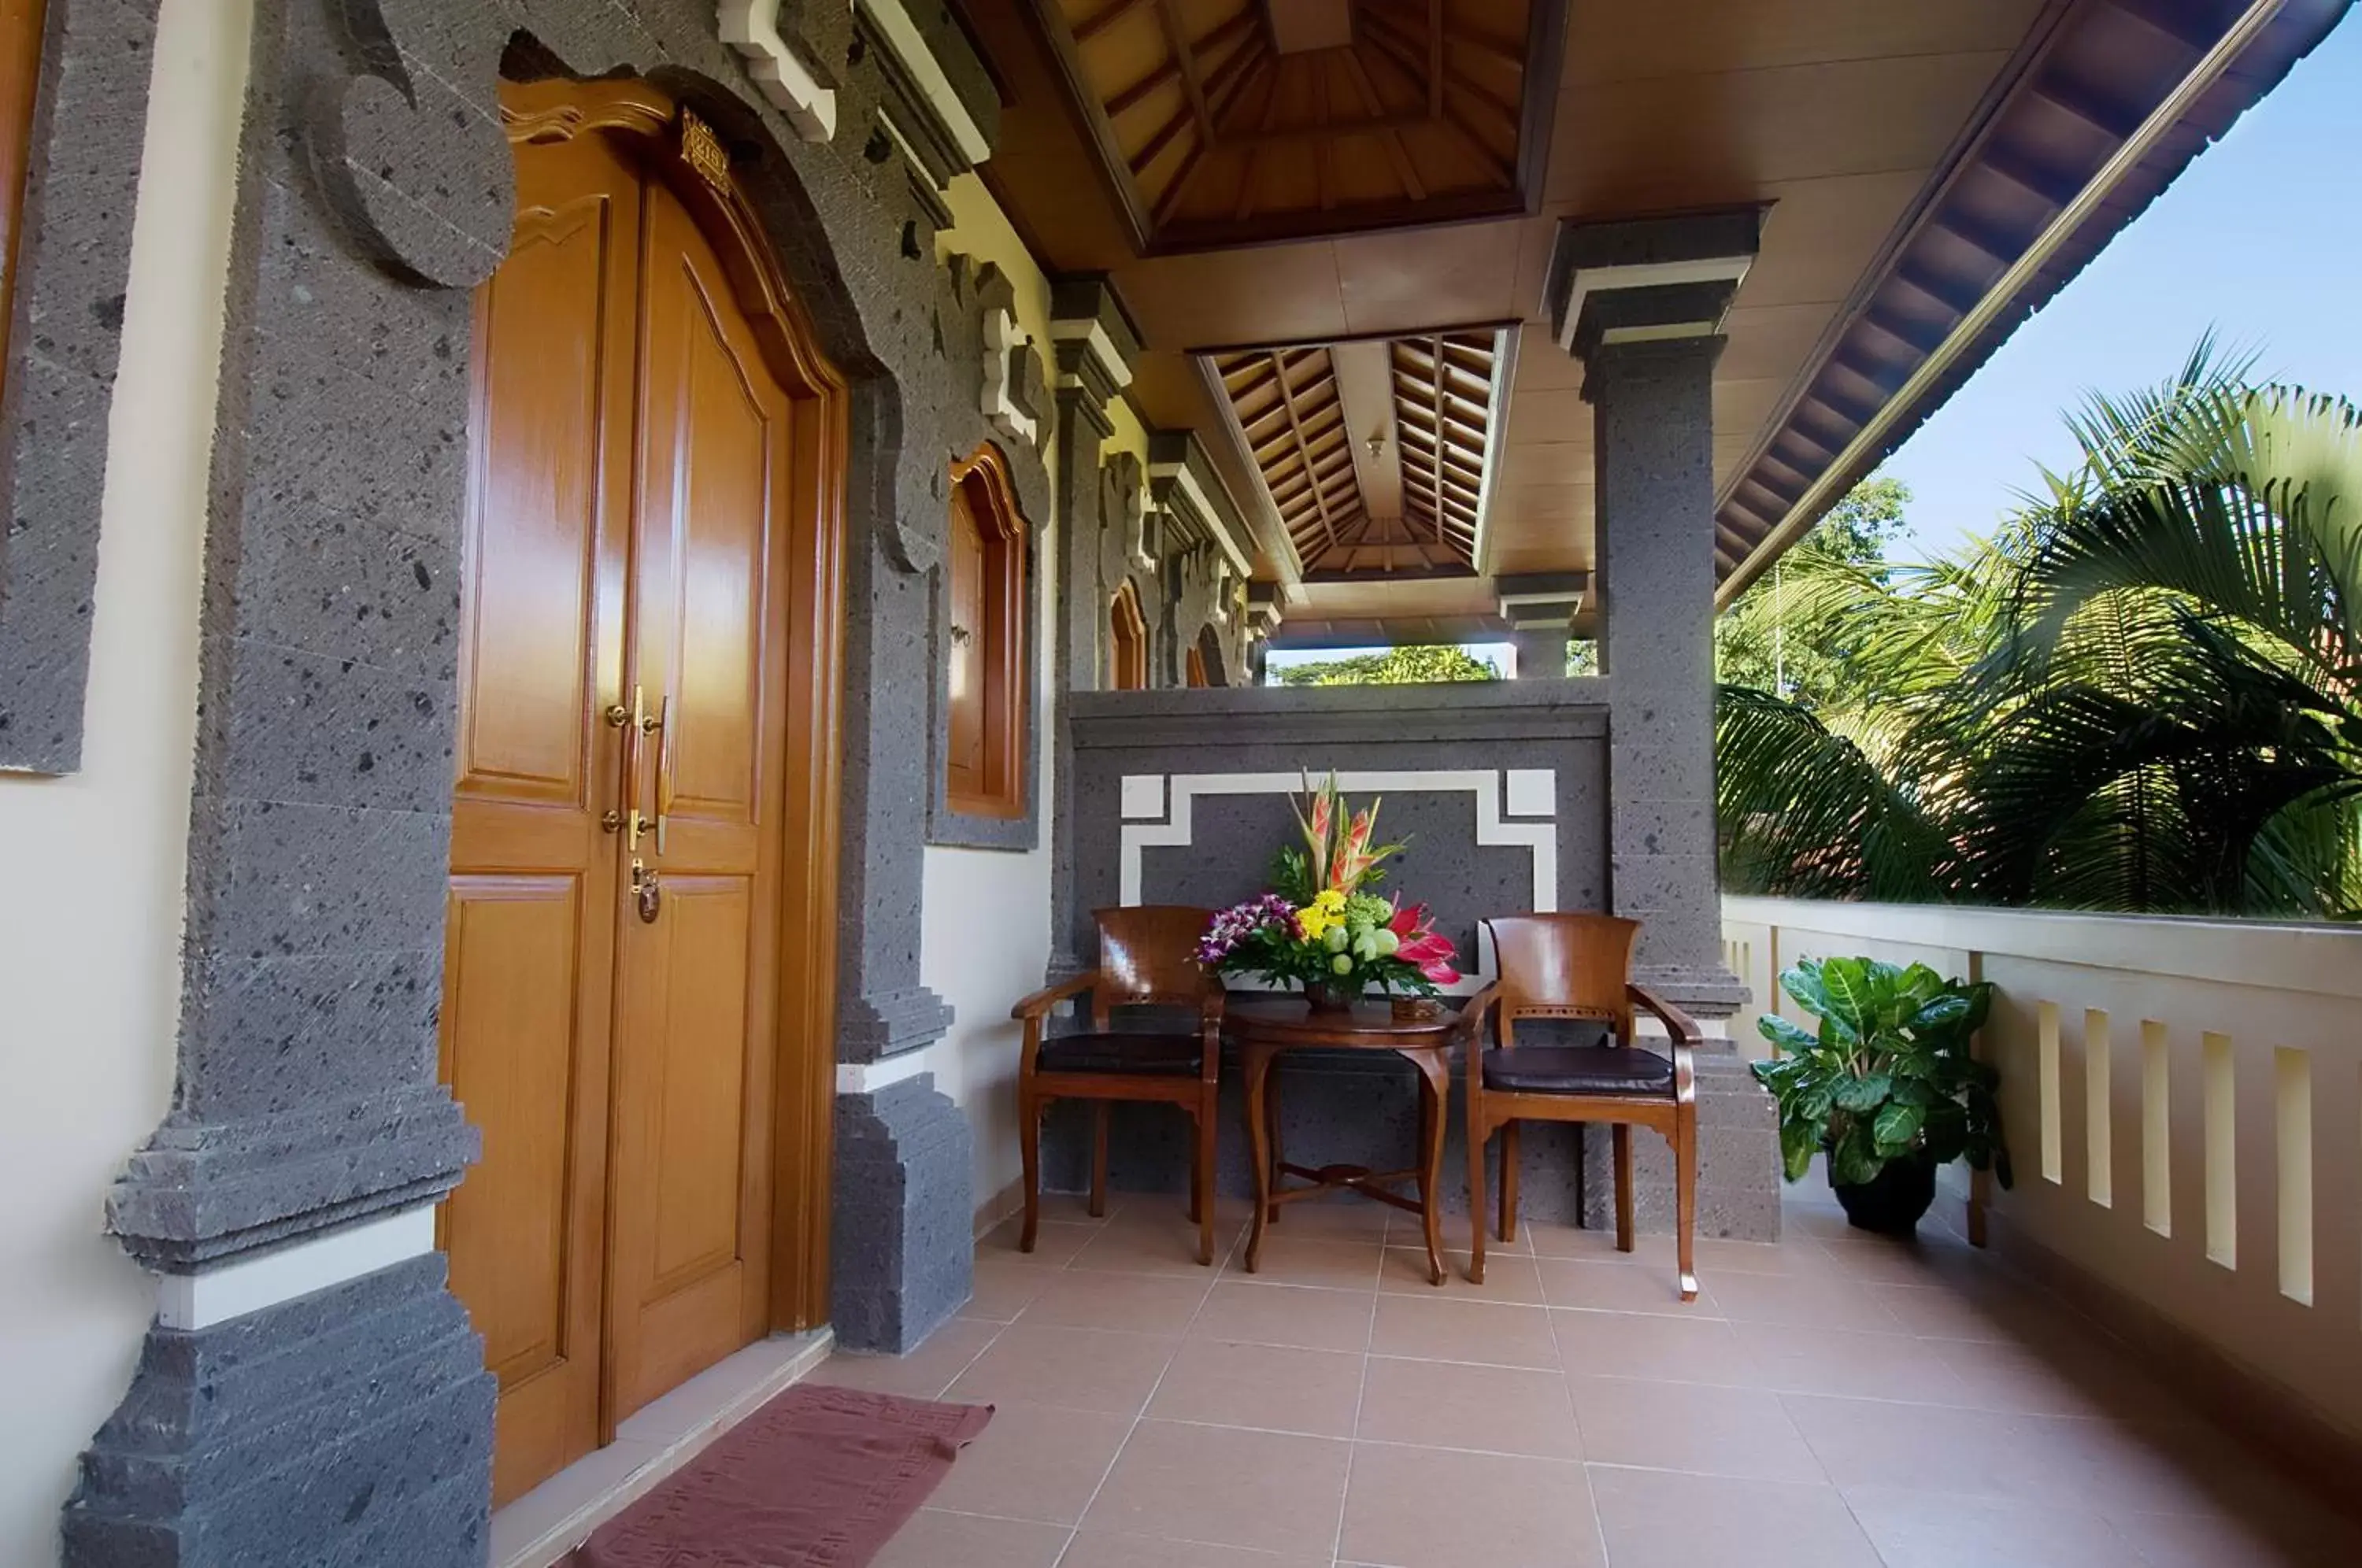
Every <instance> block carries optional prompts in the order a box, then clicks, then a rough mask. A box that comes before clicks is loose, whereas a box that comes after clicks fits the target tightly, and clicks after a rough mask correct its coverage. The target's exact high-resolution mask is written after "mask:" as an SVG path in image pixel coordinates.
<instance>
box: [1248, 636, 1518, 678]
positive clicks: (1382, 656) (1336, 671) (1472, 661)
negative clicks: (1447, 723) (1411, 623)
mask: <svg viewBox="0 0 2362 1568" xmlns="http://www.w3.org/2000/svg"><path fill="white" fill-rule="evenodd" d="M1273 674H1274V675H1275V676H1276V677H1277V678H1278V681H1279V684H1281V685H1282V686H1418V685H1425V684H1428V683H1429V682H1433V681H1439V680H1498V679H1501V671H1500V669H1499V668H1497V667H1496V665H1495V664H1494V663H1493V662H1492V660H1490V659H1479V658H1476V657H1473V655H1471V654H1470V653H1469V652H1468V651H1467V650H1466V649H1465V648H1461V647H1456V646H1451V645H1450V644H1444V645H1441V646H1432V647H1395V648H1387V649H1385V650H1384V651H1382V652H1378V653H1363V654H1346V655H1342V656H1341V657H1336V658H1327V659H1319V660H1317V661H1314V662H1311V663H1307V664H1297V665H1289V666H1288V667H1286V668H1284V669H1278V670H1275V671H1273Z"/></svg>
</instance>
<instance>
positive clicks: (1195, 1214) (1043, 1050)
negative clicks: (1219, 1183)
mask: <svg viewBox="0 0 2362 1568" xmlns="http://www.w3.org/2000/svg"><path fill="white" fill-rule="evenodd" d="M1091 918H1092V919H1093V920H1095V921H1097V922H1098V928H1099V966H1098V970H1097V971H1096V972H1095V973H1091V974H1087V975H1077V976H1076V977H1074V978H1073V979H1071V980H1066V981H1065V982H1063V983H1061V984H1059V985H1054V986H1052V987H1049V988H1047V989H1044V990H1040V991H1036V992H1035V993H1033V995H1032V996H1030V997H1027V998H1026V999H1024V1000H1023V1001H1021V1002H1019V1003H1018V1004H1017V1005H1016V1007H1014V1008H1013V1009H1011V1010H1010V1017H1012V1018H1018V1019H1022V1020H1023V1021H1024V1023H1025V1047H1024V1049H1025V1055H1024V1057H1023V1059H1022V1061H1021V1063H1020V1064H1019V1068H1018V1077H1017V1126H1018V1139H1019V1143H1020V1145H1021V1148H1022V1150H1023V1152H1024V1159H1025V1233H1024V1236H1023V1237H1022V1239H1021V1241H1020V1242H1019V1243H1018V1245H1019V1246H1020V1247H1021V1248H1022V1249H1023V1250H1024V1251H1026V1252H1029V1253H1030V1252H1032V1250H1033V1242H1034V1237H1035V1232H1036V1231H1038V1230H1039V1229H1040V1227H1041V1220H1042V1117H1043V1112H1045V1111H1046V1110H1049V1108H1050V1106H1051V1104H1052V1102H1053V1101H1055V1100H1061V1099H1087V1100H1094V1101H1097V1102H1098V1104H1097V1112H1098V1121H1097V1124H1096V1126H1095V1127H1094V1129H1093V1132H1092V1140H1091V1212H1092V1213H1093V1214H1094V1215H1100V1214H1105V1213H1106V1212H1107V1180H1108V1109H1109V1105H1110V1104H1111V1103H1112V1102H1113V1101H1116V1100H1120V1099H1131V1100H1150V1101H1154V1102H1159V1103H1163V1104H1169V1105H1177V1106H1179V1107H1180V1108H1181V1109H1182V1110H1185V1111H1187V1112H1188V1113H1189V1116H1190V1117H1191V1119H1192V1120H1193V1121H1196V1123H1197V1141H1196V1143H1195V1145H1194V1149H1195V1154H1194V1155H1193V1157H1192V1159H1191V1162H1190V1176H1189V1218H1190V1219H1191V1220H1193V1221H1194V1222H1196V1224H1197V1226H1198V1262H1199V1263H1201V1264H1212V1263H1213V1261H1214V1131H1215V1096H1216V1094H1217V1093H1218V1088H1217V1085H1216V1075H1217V1073H1218V1071H1219V1069H1220V1065H1221V1054H1222V1053H1221V1039H1222V983H1221V981H1220V978H1219V977H1216V976H1214V975H1211V974H1209V973H1207V972H1206V970H1204V969H1203V968H1201V967H1199V966H1198V959H1197V950H1198V939H1199V938H1200V937H1202V936H1203V935H1204V934H1205V933H1206V922H1208V921H1209V920H1210V919H1212V915H1211V913H1210V912H1209V911H1206V910H1199V909H1188V908H1185V907H1183V906H1180V905H1176V904H1142V905H1133V906H1131V907H1128V908H1124V909H1112V910H1095V911H1092V914H1091ZM1086 991H1087V992H1089V993H1090V998H1091V1027H1090V1030H1089V1032H1085V1033H1073V1034H1060V1035H1056V1036H1054V1037H1051V1038H1048V1039H1044V1038H1043V1020H1044V1019H1046V1018H1048V1017H1049V1015H1050V1013H1051V1011H1052V1010H1054V1009H1055V1008H1056V1007H1058V1006H1059V1005H1060V1004H1061V1003H1063V1002H1065V1001H1066V1000H1067V999H1070V998H1073V997H1077V996H1080V995H1082V994H1083V993H1084V992H1086ZM1134 1007H1162V1008H1189V1009H1193V1010H1195V1011H1196V1012H1197V1014H1198V1028H1197V1029H1196V1030H1195V1031H1194V1032H1161V1033H1160V1032H1146V1031H1142V1030H1127V1029H1120V1028H1117V1027H1115V1023H1116V1019H1115V1016H1114V1015H1115V1013H1116V1010H1118V1009H1123V1008H1134Z"/></svg>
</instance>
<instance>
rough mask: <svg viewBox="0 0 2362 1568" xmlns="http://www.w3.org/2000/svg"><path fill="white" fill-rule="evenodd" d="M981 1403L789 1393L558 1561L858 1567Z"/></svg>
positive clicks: (923, 1494) (971, 1433) (974, 1424)
mask: <svg viewBox="0 0 2362 1568" xmlns="http://www.w3.org/2000/svg"><path fill="white" fill-rule="evenodd" d="M990 1419H992V1408H991V1407H989V1406H987V1405H937V1404H932V1403H930V1402H928V1401H926V1400H924V1399H900V1398H896V1397H894V1396H893V1395H891V1394H866V1393H863V1392H860V1391H859V1390H857V1389H852V1388H815V1387H810V1386H804V1385H798V1386H795V1387H793V1388H790V1389H789V1390H788V1391H787V1392H786V1393H784V1394H782V1395H780V1396H779V1397H778V1398H776V1399H774V1400H772V1401H771V1402H770V1403H769V1404H767V1405H766V1406H764V1407H763V1408H761V1409H760V1410H757V1411H756V1412H755V1414H753V1415H752V1416H749V1417H747V1418H746V1419H745V1420H744V1421H741V1422H740V1423H739V1424H738V1425H737V1426H736V1427H735V1428H734V1429H733V1430H731V1431H730V1433H729V1434H728V1435H727V1436H725V1437H723V1439H722V1440H721V1441H719V1442H716V1443H715V1444H714V1445H713V1446H712V1448H709V1449H707V1450H706V1451H705V1452H703V1453H701V1454H699V1455H698V1456H697V1458H696V1460H695V1461H693V1462H692V1463H690V1466H689V1467H688V1468H687V1469H685V1470H683V1471H682V1472H681V1473H680V1474H678V1475H675V1476H673V1477H671V1478H670V1479H669V1480H668V1481H666V1482H665V1484H664V1485H661V1486H659V1487H657V1489H656V1490H655V1491H653V1492H651V1493H649V1494H648V1495H647V1496H645V1497H643V1498H641V1499H640V1500H639V1501H638V1502H636V1503H635V1504H633V1505H632V1506H631V1507H629V1508H627V1509H625V1510H624V1512H623V1513H622V1514H620V1515H619V1516H617V1517H616V1518H613V1519H610V1520H609V1521H608V1522H607V1523H605V1524H603V1525H602V1526H600V1527H599V1529H597V1530H596V1531H595V1532H594V1533H593V1534H592V1535H591V1537H590V1540H587V1541H584V1542H583V1543H582V1544H581V1545H580V1546H579V1547H578V1548H576V1549H575V1551H574V1553H573V1555H571V1556H570V1557H568V1559H566V1563H567V1565H568V1568H861V1564H863V1563H866V1562H868V1561H869V1560H870V1559H871V1558H873V1557H875V1556H877V1553H878V1552H879V1551H882V1550H883V1549H884V1548H885V1545H886V1542H887V1541H888V1540H891V1539H892V1538H893V1535H894V1532H895V1531H896V1530H898V1529H901V1528H902V1526H903V1524H904V1523H905V1522H907V1521H908V1520H909V1519H910V1518H911V1515H912V1514H915V1513H917V1512H918V1511H919V1505H920V1504H922V1503H923V1502H925V1501H926V1500H927V1495H928V1494H929V1493H931V1492H933V1490H934V1489H935V1487H936V1486H937V1485H939V1484H940V1483H941V1482H942V1480H943V1478H944V1472H945V1471H947V1470H949V1469H950V1468H951V1467H952V1461H953V1460H954V1459H955V1458H957V1457H958V1456H959V1451H960V1449H961V1448H962V1447H963V1446H965V1445H966V1443H968V1442H970V1441H974V1439H975V1438H976V1435H977V1433H978V1432H981V1431H982V1430H984V1424H985V1422H987V1421H988V1420H990Z"/></svg>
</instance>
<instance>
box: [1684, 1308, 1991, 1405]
mask: <svg viewBox="0 0 2362 1568" xmlns="http://www.w3.org/2000/svg"><path fill="white" fill-rule="evenodd" d="M1731 1330H1732V1331H1733V1332H1734V1333H1736V1334H1737V1335H1738V1342H1739V1345H1740V1347H1741V1348H1742V1349H1744V1350H1745V1351H1746V1353H1747V1354H1748V1356H1749V1358H1750V1359H1751V1360H1752V1361H1753V1362H1754V1364H1755V1366H1756V1368H1757V1370H1758V1374H1759V1375H1758V1376H1757V1377H1756V1378H1755V1380H1754V1381H1756V1382H1758V1383H1760V1384H1761V1385H1762V1386H1764V1387H1766V1388H1775V1389H1778V1390H1779V1391H1780V1392H1782V1393H1783V1394H1834V1395H1838V1396H1840V1397H1846V1398H1852V1399H1904V1400H1911V1401H1914V1402H1916V1403H1919V1404H1923V1405H1974V1404H1976V1403H1978V1401H1976V1400H1974V1399H1971V1398H1970V1397H1969V1386H1968V1385H1967V1384H1966V1383H1964V1382H1962V1381H1961V1379H1960V1375H1959V1374H1958V1373H1957V1372H1955V1371H1953V1370H1952V1368H1951V1367H1950V1366H1949V1365H1948V1364H1946V1362H1945V1360H1944V1358H1943V1357H1942V1356H1940V1355H1938V1354H1937V1353H1936V1351H1935V1348H1934V1346H1933V1344H1932V1343H1931V1342H1929V1341H1926V1340H1920V1339H1914V1338H1912V1337H1911V1336H1910V1335H1908V1334H1901V1333H1893V1334H1863V1333H1851V1332H1848V1331H1843V1330H1837V1329H1826V1330H1824V1329H1800V1328H1793V1327H1790V1326H1788V1325H1785V1324H1779V1323H1733V1324H1732V1325H1731Z"/></svg>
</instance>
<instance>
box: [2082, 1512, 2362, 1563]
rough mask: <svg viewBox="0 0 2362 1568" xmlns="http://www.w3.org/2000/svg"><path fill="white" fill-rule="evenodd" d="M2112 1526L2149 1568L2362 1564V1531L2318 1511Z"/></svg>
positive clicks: (2151, 1517)
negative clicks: (2294, 1514) (2293, 1516)
mask: <svg viewBox="0 0 2362 1568" xmlns="http://www.w3.org/2000/svg"><path fill="white" fill-rule="evenodd" d="M2108 1525H2109V1528H2110V1529H2114V1531H2115V1532H2116V1533H2117V1534H2118V1535H2119V1536H2122V1537H2123V1538H2124V1539H2125V1540H2126V1541H2128V1542H2130V1543H2131V1544H2132V1546H2133V1547H2134V1549H2135V1550H2136V1551H2138V1552H2139V1553H2140V1561H2141V1562H2144V1563H2146V1564H2147V1565H2148V1568H2353V1565H2354V1564H2355V1563H2356V1562H2362V1529H2357V1528H2356V1526H2355V1525H2353V1524H2351V1523H2349V1522H2347V1521H2345V1520H2344V1519H2341V1518H2334V1517H2332V1516H2330V1515H2329V1514H2328V1513H2327V1511H2326V1510H2325V1509H2321V1508H2318V1507H2312V1508H2306V1509H2303V1510H2301V1511H2300V1513H2299V1516H2298V1517H2296V1518H2286V1517H2279V1518H2276V1517H2273V1516H2271V1515H2268V1514H2262V1515H2249V1516H2246V1517H2243V1518H2191V1517H2190V1516H2188V1515H2186V1514H2137V1513H2136V1514H2118V1515H2114V1516H2113V1517H2111V1518H2109V1520H2108Z"/></svg>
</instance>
